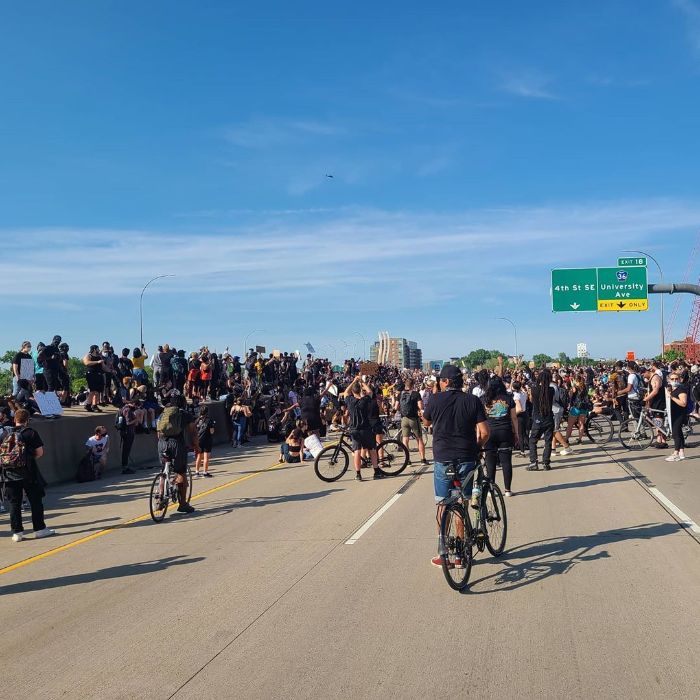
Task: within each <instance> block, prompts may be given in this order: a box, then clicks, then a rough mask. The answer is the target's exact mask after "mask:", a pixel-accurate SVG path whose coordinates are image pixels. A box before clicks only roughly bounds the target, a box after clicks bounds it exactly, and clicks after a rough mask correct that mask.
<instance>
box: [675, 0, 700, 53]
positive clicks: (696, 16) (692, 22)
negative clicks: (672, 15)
mask: <svg viewBox="0 0 700 700" xmlns="http://www.w3.org/2000/svg"><path fill="white" fill-rule="evenodd" d="M671 3H672V5H673V6H674V7H676V8H677V9H678V10H680V12H681V13H682V14H683V16H684V17H685V20H686V31H687V34H688V40H689V41H690V46H691V48H692V50H693V53H695V54H696V55H698V56H700V4H698V3H697V2H694V1H693V0H671Z"/></svg>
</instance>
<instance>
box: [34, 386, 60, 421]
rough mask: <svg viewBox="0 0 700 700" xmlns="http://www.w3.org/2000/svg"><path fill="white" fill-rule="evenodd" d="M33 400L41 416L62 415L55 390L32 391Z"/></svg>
mask: <svg viewBox="0 0 700 700" xmlns="http://www.w3.org/2000/svg"><path fill="white" fill-rule="evenodd" d="M34 400H35V401H36V405H37V406H38V407H39V410H40V411H41V415H42V416H62V415H63V406H61V402H60V401H59V400H58V396H56V392H55V391H36V392H34Z"/></svg>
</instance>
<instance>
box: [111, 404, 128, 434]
mask: <svg viewBox="0 0 700 700" xmlns="http://www.w3.org/2000/svg"><path fill="white" fill-rule="evenodd" d="M114 427H115V428H116V429H117V430H118V431H119V432H120V433H122V432H124V431H125V430H126V429H127V427H128V426H127V424H126V416H125V415H124V410H123V409H122V410H121V411H119V413H117V417H116V419H115V420H114Z"/></svg>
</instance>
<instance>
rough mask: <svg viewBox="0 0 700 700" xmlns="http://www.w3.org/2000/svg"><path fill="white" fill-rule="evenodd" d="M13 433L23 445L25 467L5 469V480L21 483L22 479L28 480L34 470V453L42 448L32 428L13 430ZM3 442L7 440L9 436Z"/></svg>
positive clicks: (38, 437)
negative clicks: (25, 457)
mask: <svg viewBox="0 0 700 700" xmlns="http://www.w3.org/2000/svg"><path fill="white" fill-rule="evenodd" d="M14 433H15V435H16V436H17V438H18V439H20V440H22V442H23V443H24V445H25V454H26V456H27V463H26V465H25V466H23V467H18V468H17V469H6V470H5V479H7V481H21V480H22V479H29V478H30V477H31V475H32V474H33V473H34V472H35V469H36V460H35V459H34V452H36V450H37V449H38V448H39V447H43V446H44V443H43V441H42V439H41V437H40V435H39V433H37V432H36V430H34V428H22V429H21V430H14ZM5 440H9V434H8V436H7V437H6V438H5ZM3 442H4V440H3Z"/></svg>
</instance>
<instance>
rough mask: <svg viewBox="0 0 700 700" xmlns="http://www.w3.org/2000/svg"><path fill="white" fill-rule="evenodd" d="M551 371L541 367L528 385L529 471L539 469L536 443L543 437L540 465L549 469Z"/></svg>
mask: <svg viewBox="0 0 700 700" xmlns="http://www.w3.org/2000/svg"><path fill="white" fill-rule="evenodd" d="M551 383H552V373H551V372H550V371H549V370H548V369H546V368H543V369H541V370H540V371H539V373H538V374H537V378H536V380H535V382H534V384H531V385H530V386H528V394H529V397H530V403H531V404H532V427H531V428H530V464H529V465H528V466H527V467H525V469H526V470H527V471H529V472H536V471H538V470H539V465H538V462H537V443H538V442H539V440H540V438H541V437H544V450H543V452H542V467H543V468H544V470H545V471H549V469H551V467H550V459H551V456H552V437H553V436H554V413H553V412H552V403H553V401H554V389H553V387H551V386H550V384H551Z"/></svg>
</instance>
